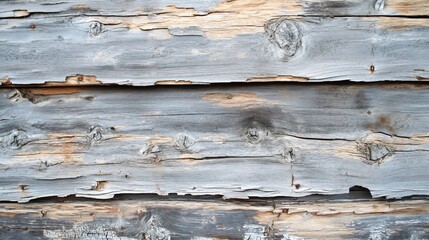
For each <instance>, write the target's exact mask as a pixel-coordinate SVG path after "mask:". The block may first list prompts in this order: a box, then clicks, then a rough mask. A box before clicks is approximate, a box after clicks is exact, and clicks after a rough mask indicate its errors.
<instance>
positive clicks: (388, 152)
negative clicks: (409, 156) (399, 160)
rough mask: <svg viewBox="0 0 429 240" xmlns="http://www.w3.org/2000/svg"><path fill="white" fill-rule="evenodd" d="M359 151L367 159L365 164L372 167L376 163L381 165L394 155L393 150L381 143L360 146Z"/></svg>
mask: <svg viewBox="0 0 429 240" xmlns="http://www.w3.org/2000/svg"><path fill="white" fill-rule="evenodd" d="M357 149H358V151H359V152H361V153H362V155H363V157H364V158H365V161H364V162H365V163H368V164H370V165H372V164H374V163H377V164H381V162H382V161H383V160H384V159H385V158H386V157H388V156H392V155H393V153H394V150H393V149H392V148H390V147H387V146H385V145H383V144H379V143H362V144H358V146H357Z"/></svg>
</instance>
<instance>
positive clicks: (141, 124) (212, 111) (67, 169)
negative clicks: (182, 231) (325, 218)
mask: <svg viewBox="0 0 429 240" xmlns="http://www.w3.org/2000/svg"><path fill="white" fill-rule="evenodd" d="M428 102H429V86H428V85H418V84H393V83H392V84H375V83H373V84H341V85H335V84H311V85H308V84H286V85H282V84H268V85H261V84H256V85H248V86H237V85H227V86H199V87H196V86H193V87H192V86H181V87H179V86H176V87H163V86H157V87H150V88H130V87H122V88H110V87H103V88H52V87H51V88H21V89H3V90H1V98H0V116H1V119H0V130H1V132H0V136H1V138H0V140H1V144H0V145H1V151H2V154H1V157H0V172H1V174H0V182H1V185H0V200H4V201H21V202H25V201H28V200H31V199H35V198H40V197H45V196H67V195H77V196H85V197H91V198H111V197H113V196H114V195H115V194H121V193H157V194H159V195H166V194H170V193H173V194H179V195H183V194H191V195H221V196H224V198H247V197H252V196H255V197H273V196H305V195H309V194H338V193H347V192H348V191H349V188H350V187H352V186H354V185H358V186H363V187H366V188H368V189H369V190H370V191H371V192H372V194H373V196H375V197H380V196H386V197H389V198H396V197H403V196H409V195H425V194H428V191H429V179H428V177H427V169H428V167H429V155H428V151H429V145H428V139H429V136H428V122H429V105H428V104H427V103H428Z"/></svg>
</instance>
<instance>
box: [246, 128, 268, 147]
mask: <svg viewBox="0 0 429 240" xmlns="http://www.w3.org/2000/svg"><path fill="white" fill-rule="evenodd" d="M268 135H269V132H268V131H266V130H262V129H259V128H255V127H251V128H248V129H247V130H246V132H245V135H244V137H245V138H246V140H247V141H248V142H250V143H252V144H256V143H260V142H261V141H262V140H263V139H264V138H265V137H266V136H268Z"/></svg>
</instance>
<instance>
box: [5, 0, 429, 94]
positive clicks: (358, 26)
mask: <svg viewBox="0 0 429 240" xmlns="http://www.w3.org/2000/svg"><path fill="white" fill-rule="evenodd" d="M428 11H429V6H428V2H427V1H423V0H419V1H412V2H406V1H403V0H389V1H385V0H377V1H364V0H348V1H337V0H334V1H320V0H311V1H297V0H288V1H284V0H274V1H254V0H236V1H218V0H207V1H185V2H183V1H177V0H169V1H167V0H165V1H151V0H145V1H142V0H133V1H120V3H117V2H115V3H106V2H105V1H61V2H58V1H42V2H34V1H18V2H17V1H2V12H1V13H0V42H1V44H0V59H1V60H0V61H1V63H2V64H0V82H1V83H2V86H3V85H11V84H13V85H19V84H47V85H57V86H58V85H66V86H70V85H99V84H121V85H136V86H146V85H154V84H169V85H174V84H208V83H219V82H223V83H227V82H247V81H252V82H253V81H261V82H267V81H273V82H276V81H308V82H319V81H338V80H350V81H384V80H391V81H395V80H404V81H419V80H420V81H421V80H427V79H428V78H429V75H428V66H427V63H428V62H429V57H428V56H429V50H428V48H427V46H428V45H429V42H428V41H429V40H428V39H429V18H427V12H428ZM79 77H81V78H82V80H79ZM73 79H75V80H73Z"/></svg>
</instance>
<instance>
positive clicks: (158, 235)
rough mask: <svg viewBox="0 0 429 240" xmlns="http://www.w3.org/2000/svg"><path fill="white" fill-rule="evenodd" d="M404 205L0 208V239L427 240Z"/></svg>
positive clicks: (180, 203) (427, 217) (413, 211)
mask: <svg viewBox="0 0 429 240" xmlns="http://www.w3.org/2000/svg"><path fill="white" fill-rule="evenodd" d="M428 212H429V204H428V202H427V201H423V200H409V201H397V202H386V201H355V202H349V201H330V202H293V201H292V202H291V201H284V200H267V201H264V202H254V201H248V202H224V201H219V200H198V199H196V200H195V199H194V200H192V201H186V200H169V201H159V200H146V201H141V200H122V201H103V202H101V201H95V202H93V201H84V202H76V201H74V202H58V203H54V202H43V203H29V204H0V237H1V239H5V240H6V239H84V240H86V239H88V240H89V239H91V240H93V239H114V240H118V239H128V240H130V239H144V240H146V239H162V240H167V239H252V240H253V239H260V240H265V239H269V240H272V239H427V238H429V231H428V226H427V223H428V221H429V213H428Z"/></svg>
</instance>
